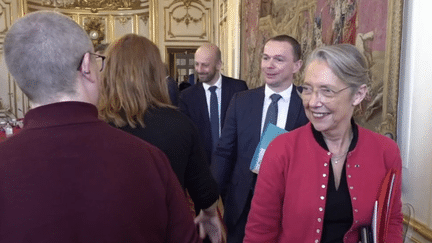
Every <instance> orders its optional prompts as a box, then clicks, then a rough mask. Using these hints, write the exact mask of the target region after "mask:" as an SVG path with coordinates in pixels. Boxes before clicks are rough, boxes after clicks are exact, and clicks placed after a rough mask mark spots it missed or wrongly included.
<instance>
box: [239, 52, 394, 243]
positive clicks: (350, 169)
mask: <svg viewBox="0 0 432 243" xmlns="http://www.w3.org/2000/svg"><path fill="white" fill-rule="evenodd" d="M368 82H369V74H368V67H367V64H366V61H365V59H364V57H363V56H362V54H361V53H360V52H359V51H358V50H357V49H356V48H355V47H354V46H352V45H349V44H339V45H333V46H326V47H321V48H318V49H316V50H314V51H313V52H312V54H311V55H310V57H309V59H308V61H307V64H306V69H305V75H304V83H303V85H301V86H299V88H298V91H299V93H300V96H301V98H302V100H303V106H304V108H305V112H306V116H307V117H308V119H309V121H310V123H308V124H307V125H305V126H303V127H301V128H298V129H296V130H294V131H291V132H290V133H286V134H283V135H280V136H278V137H277V138H276V139H275V140H274V141H273V142H272V143H271V144H270V145H269V147H268V149H267V151H266V153H265V155H264V158H263V162H262V165H261V168H260V172H259V176H258V181H257V184H256V187H255V195H254V198H253V201H252V206H251V211H250V214H249V218H248V223H247V226H246V237H245V241H244V242H345V243H357V242H359V240H360V238H359V235H360V230H361V228H362V227H364V226H367V225H371V221H372V215H373V211H374V204H375V201H376V200H377V197H378V196H379V195H380V190H381V189H380V188H381V185H382V184H383V181H385V180H384V178H385V177H387V175H390V174H391V175H393V174H394V175H396V177H395V178H396V179H395V181H394V186H393V191H392V199H391V204H390V205H391V206H390V208H389V209H388V225H387V227H384V228H383V229H382V230H381V232H380V237H381V241H379V242H402V214H401V208H402V202H401V176H400V171H401V168H402V161H401V157H400V152H399V149H398V147H397V145H396V143H395V142H394V141H393V140H391V139H389V138H387V137H385V136H383V135H380V134H377V133H374V132H372V131H370V130H367V129H365V128H362V127H360V126H358V125H357V124H356V123H355V121H354V119H353V113H354V109H355V107H356V106H358V105H359V104H360V103H361V102H362V101H363V99H364V98H365V96H366V94H367V86H366V84H367V83H368ZM380 206H383V205H380Z"/></svg>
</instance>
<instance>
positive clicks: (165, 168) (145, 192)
mask: <svg viewBox="0 0 432 243" xmlns="http://www.w3.org/2000/svg"><path fill="white" fill-rule="evenodd" d="M0 225H1V227H0V242H1V243H3V242H5V243H6V242H14V243H15V242H62V243H69V242H140V243H141V242H151V243H153V242H161V243H162V242H164V243H166V242H172V243H174V242H175V243H177V242H185V243H186V242H188V243H189V242H201V240H200V239H199V236H198V234H197V232H196V227H195V225H194V223H193V219H192V215H191V213H190V210H189V209H188V208H187V205H186V198H185V196H184V194H183V191H182V189H181V187H180V184H179V182H178V180H177V178H176V176H175V174H174V172H173V171H172V169H171V166H170V164H169V161H168V159H167V157H166V156H165V154H163V153H162V151H160V150H159V149H157V148H156V147H154V146H152V145H150V144H148V143H146V142H144V141H143V140H141V139H139V138H137V137H135V136H132V135H130V134H127V133H125V132H123V131H120V130H119V129H116V128H113V127H111V126H110V125H108V124H107V123H105V122H103V121H101V120H99V119H98V111H97V109H96V107H95V106H93V105H91V104H88V103H82V102H61V103H56V104H50V105H45V106H40V107H37V108H35V109H32V110H30V111H29V112H28V113H27V114H26V116H25V119H24V129H23V130H22V131H21V132H20V133H19V134H17V135H14V136H12V137H10V138H8V139H7V140H6V141H4V142H1V143H0Z"/></svg>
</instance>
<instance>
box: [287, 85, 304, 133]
mask: <svg viewBox="0 0 432 243" xmlns="http://www.w3.org/2000/svg"><path fill="white" fill-rule="evenodd" d="M302 107H303V103H302V100H301V98H300V96H299V95H298V94H297V89H296V86H294V85H293V88H292V91H291V100H290V105H289V108H288V118H287V121H286V125H285V130H287V131H291V130H293V129H295V124H296V121H297V119H298V116H299V113H300V110H301V108H302Z"/></svg>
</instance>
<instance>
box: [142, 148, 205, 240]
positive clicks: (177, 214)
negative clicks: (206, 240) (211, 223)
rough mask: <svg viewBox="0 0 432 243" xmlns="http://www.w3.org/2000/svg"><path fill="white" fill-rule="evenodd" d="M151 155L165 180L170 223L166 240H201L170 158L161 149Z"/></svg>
mask: <svg viewBox="0 0 432 243" xmlns="http://www.w3.org/2000/svg"><path fill="white" fill-rule="evenodd" d="M151 155H152V156H153V161H155V165H156V166H157V168H158V171H159V176H160V177H161V178H162V180H163V181H164V185H165V191H166V207H167V210H168V225H167V232H166V241H165V242H172V243H178V242H185V243H186V242H188V243H189V242H201V239H200V238H199V235H198V233H197V230H196V227H195V224H194V222H193V217H192V212H191V210H190V209H189V208H188V206H187V203H186V200H187V199H186V197H185V194H184V192H183V190H182V188H181V186H180V183H179V181H178V180H177V177H176V175H175V174H174V172H173V170H172V168H171V165H170V163H169V161H168V158H167V157H166V155H165V154H163V152H162V151H160V150H157V151H152V152H151ZM149 200H151V199H149ZM155 213H157V212H155Z"/></svg>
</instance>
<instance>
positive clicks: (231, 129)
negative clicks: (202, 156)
mask: <svg viewBox="0 0 432 243" xmlns="http://www.w3.org/2000/svg"><path fill="white" fill-rule="evenodd" d="M264 96H265V95H264V86H263V87H260V88H257V89H252V90H248V91H244V92H240V93H237V94H235V95H234V97H233V98H232V100H231V103H230V105H229V108H228V111H227V114H226V120H225V126H224V128H223V130H222V135H221V137H220V139H219V141H218V145H217V147H216V150H215V153H214V154H213V158H212V159H213V162H212V164H211V167H212V172H213V174H214V176H215V179H216V181H217V182H218V185H219V189H220V192H221V195H222V198H223V199H224V201H225V202H224V203H225V204H224V206H225V222H226V224H227V227H228V230H230V227H231V226H234V225H235V223H236V222H237V221H238V219H239V218H240V215H241V213H242V211H243V209H244V207H245V205H246V201H247V198H248V196H249V193H250V191H251V189H252V188H253V187H254V186H255V185H254V180H253V177H254V173H253V172H251V171H250V169H249V167H250V163H251V160H252V157H253V154H254V152H255V149H256V147H257V146H258V143H259V141H260V137H261V121H262V112H263V105H264ZM307 122H308V119H307V118H306V115H305V112H304V108H303V104H302V100H301V99H300V97H299V95H298V94H297V92H296V88H295V87H293V89H292V93H291V100H290V104H289V109H288V119H287V122H286V126H285V130H287V131H291V130H294V129H296V128H298V127H300V126H303V125H305V124H306V123H307Z"/></svg>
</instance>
